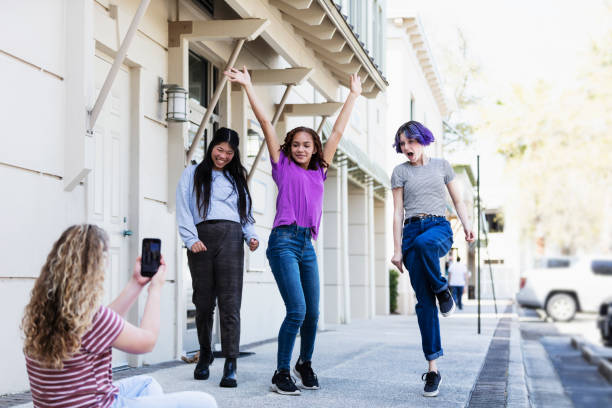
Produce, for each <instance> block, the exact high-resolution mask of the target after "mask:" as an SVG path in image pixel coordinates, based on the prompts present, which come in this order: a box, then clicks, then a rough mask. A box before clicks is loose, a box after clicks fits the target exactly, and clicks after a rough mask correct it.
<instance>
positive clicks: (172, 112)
mask: <svg viewBox="0 0 612 408" xmlns="http://www.w3.org/2000/svg"><path fill="white" fill-rule="evenodd" d="M164 90H165V91H166V99H164ZM187 99H188V92H187V91H186V90H185V89H183V88H181V87H180V86H178V85H175V84H164V80H163V79H162V78H159V102H160V103H161V102H168V104H167V105H166V120H167V121H168V122H187Z"/></svg>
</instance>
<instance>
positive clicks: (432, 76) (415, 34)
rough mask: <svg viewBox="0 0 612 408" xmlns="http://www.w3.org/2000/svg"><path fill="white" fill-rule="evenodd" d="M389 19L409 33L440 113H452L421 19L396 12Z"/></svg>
mask: <svg viewBox="0 0 612 408" xmlns="http://www.w3.org/2000/svg"><path fill="white" fill-rule="evenodd" d="M389 19H390V20H391V21H392V22H393V24H394V25H395V26H396V27H398V28H402V29H404V30H406V34H408V38H409V39H410V44H411V45H412V48H413V50H414V53H415V55H416V58H417V60H418V63H419V65H420V67H421V70H422V71H423V75H424V76H425V79H426V80H427V83H428V85H429V88H430V89H431V93H432V95H433V97H434V99H435V101H436V104H437V105H438V109H439V110H440V114H441V115H442V116H443V117H444V116H446V115H448V113H450V109H449V104H448V100H447V98H446V96H445V94H444V90H443V86H442V80H441V78H440V74H439V73H438V69H437V68H436V63H435V61H434V58H433V54H432V52H431V49H430V48H429V43H428V42H427V37H426V36H425V31H424V30H423V24H422V23H421V20H420V19H419V17H418V16H416V15H409V16H405V15H402V14H399V15H398V14H396V15H394V13H390V16H389Z"/></svg>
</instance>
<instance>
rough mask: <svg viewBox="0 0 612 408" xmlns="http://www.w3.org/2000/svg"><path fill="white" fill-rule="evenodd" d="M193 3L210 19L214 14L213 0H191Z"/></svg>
mask: <svg viewBox="0 0 612 408" xmlns="http://www.w3.org/2000/svg"><path fill="white" fill-rule="evenodd" d="M193 2H194V3H195V4H197V5H198V6H200V8H202V9H204V10H206V11H207V12H208V13H209V14H210V15H211V17H212V16H213V15H214V14H215V0H193Z"/></svg>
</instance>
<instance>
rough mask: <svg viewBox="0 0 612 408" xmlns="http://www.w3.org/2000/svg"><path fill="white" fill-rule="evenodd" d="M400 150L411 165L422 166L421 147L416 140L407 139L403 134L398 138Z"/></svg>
mask: <svg viewBox="0 0 612 408" xmlns="http://www.w3.org/2000/svg"><path fill="white" fill-rule="evenodd" d="M399 144H400V148H401V149H402V153H403V154H404V155H405V156H406V157H407V158H408V160H409V161H410V163H412V164H419V163H420V164H422V161H423V145H422V144H420V143H419V142H418V141H417V140H416V139H409V138H407V137H406V135H405V134H402V135H401V136H400V141H399Z"/></svg>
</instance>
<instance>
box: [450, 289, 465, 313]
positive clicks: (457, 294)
mask: <svg viewBox="0 0 612 408" xmlns="http://www.w3.org/2000/svg"><path fill="white" fill-rule="evenodd" d="M451 291H452V292H453V299H455V303H456V304H457V307H458V308H459V310H462V309H463V303H461V298H462V297H463V286H451Z"/></svg>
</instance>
